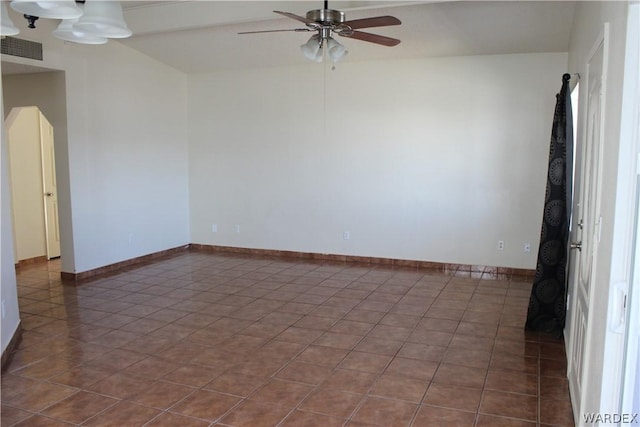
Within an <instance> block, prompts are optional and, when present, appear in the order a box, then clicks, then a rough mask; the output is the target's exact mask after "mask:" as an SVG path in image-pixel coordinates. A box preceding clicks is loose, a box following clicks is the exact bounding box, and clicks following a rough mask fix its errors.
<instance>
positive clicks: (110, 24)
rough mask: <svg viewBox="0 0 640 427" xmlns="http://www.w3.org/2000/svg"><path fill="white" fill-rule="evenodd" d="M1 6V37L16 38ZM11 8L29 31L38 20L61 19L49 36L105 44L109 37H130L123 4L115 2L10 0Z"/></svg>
mask: <svg viewBox="0 0 640 427" xmlns="http://www.w3.org/2000/svg"><path fill="white" fill-rule="evenodd" d="M4 3H5V2H2V27H1V32H0V35H2V36H10V35H16V34H18V33H19V32H20V31H19V30H18V28H16V27H15V26H14V25H13V22H11V19H10V17H9V14H8V11H7V9H6V7H5V4H4ZM81 6H84V7H81ZM11 8H12V9H14V10H15V11H17V12H21V13H23V14H24V17H25V18H26V19H27V21H28V22H29V28H35V25H33V23H34V22H35V20H36V19H38V17H40V18H50V19H62V22H60V24H59V25H58V28H57V29H56V30H54V31H53V33H52V34H53V35H54V36H55V37H57V38H59V39H61V40H64V41H69V42H73V43H81V44H104V43H106V42H107V41H108V40H109V39H110V38H126V37H129V36H131V34H132V33H131V30H130V29H129V28H128V27H127V24H126V22H125V21H124V16H123V13H122V5H121V4H120V2H119V1H115V0H85V1H83V2H82V1H81V2H76V1H75V0H56V1H52V0H45V1H33V0H13V1H12V2H11Z"/></svg>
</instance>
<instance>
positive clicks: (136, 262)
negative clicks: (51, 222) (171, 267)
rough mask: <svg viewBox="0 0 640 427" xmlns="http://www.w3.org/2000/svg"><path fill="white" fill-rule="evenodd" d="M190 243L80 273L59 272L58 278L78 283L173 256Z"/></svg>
mask: <svg viewBox="0 0 640 427" xmlns="http://www.w3.org/2000/svg"><path fill="white" fill-rule="evenodd" d="M189 246H190V245H185V246H179V247H177V248H172V249H166V250H164V251H159V252H154V253H152V254H148V255H143V256H140V257H136V258H131V259H128V260H125V261H120V262H116V263H114V264H109V265H105V266H103V267H99V268H94V269H93V270H87V271H83V272H81V273H67V272H64V271H63V272H61V273H60V278H61V279H62V281H63V282H65V283H74V284H78V283H81V282H84V281H87V280H89V279H93V278H95V277H97V276H103V275H107V274H109V273H114V272H119V271H122V270H124V269H126V268H130V267H134V266H135V267H139V266H140V264H143V263H149V262H153V261H157V260H158V259H161V258H166V257H170V256H173V255H175V254H177V253H180V252H184V251H187V250H188V249H189Z"/></svg>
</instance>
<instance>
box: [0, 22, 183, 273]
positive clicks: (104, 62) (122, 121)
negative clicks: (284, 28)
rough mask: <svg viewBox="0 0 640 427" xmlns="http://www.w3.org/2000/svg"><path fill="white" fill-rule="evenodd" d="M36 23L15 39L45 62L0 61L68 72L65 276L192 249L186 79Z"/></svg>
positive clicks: (114, 46)
mask: <svg viewBox="0 0 640 427" xmlns="http://www.w3.org/2000/svg"><path fill="white" fill-rule="evenodd" d="M41 21H42V22H41V23H40V22H39V25H38V29H36V30H34V31H29V32H26V31H25V32H24V34H20V37H22V38H27V39H30V40H36V41H41V42H43V44H44V61H42V62H40V61H31V62H29V61H28V60H24V59H16V58H13V57H9V56H7V55H3V56H2V59H3V60H8V61H12V62H20V63H34V64H35V65H38V66H41V67H47V68H51V69H56V70H63V71H65V79H66V85H65V86H66V88H65V96H66V120H67V138H66V141H65V142H66V146H63V147H62V151H63V153H62V155H60V153H59V152H58V146H57V145H56V166H57V169H58V172H59V175H60V174H65V173H66V174H67V175H68V179H67V180H64V179H60V176H58V178H59V179H58V185H59V190H58V191H59V194H60V196H61V197H65V196H66V197H68V199H69V211H67V212H63V211H61V212H60V216H61V233H62V237H63V239H65V238H66V239H68V241H70V242H71V243H70V244H69V245H67V246H64V245H63V248H62V251H63V252H62V260H63V263H62V264H63V271H67V272H83V271H87V270H92V269H95V268H99V267H102V266H105V265H109V264H112V263H115V262H119V261H123V260H127V259H131V258H135V257H138V256H142V255H146V254H149V253H154V252H158V251H162V250H165V249H170V248H173V247H177V246H181V245H185V244H187V243H189V231H188V230H189V215H188V207H189V206H188V172H187V167H188V162H187V158H188V156H187V127H186V124H187V120H186V117H187V116H186V115H187V104H186V94H187V90H186V76H185V75H184V74H183V73H181V72H179V71H177V70H174V69H172V68H170V67H168V66H165V65H163V64H160V63H158V62H157V61H155V60H152V59H150V58H148V57H146V56H143V55H141V54H140V53H138V52H137V51H135V50H133V49H130V48H127V47H125V46H123V45H121V44H119V43H118V42H117V41H110V42H109V43H108V44H106V45H103V46H82V45H72V44H65V43H63V42H62V41H60V40H57V39H54V38H52V37H51V36H50V32H51V30H52V29H53V28H54V27H53V24H51V22H49V21H52V20H41ZM52 22H53V23H54V24H55V23H56V22H55V21H52ZM11 83H12V81H11V79H8V80H7V82H5V84H7V85H11ZM14 96H19V95H15V92H14ZM12 99H13V98H12ZM53 124H54V126H57V125H56V124H55V123H53ZM56 137H57V135H56ZM56 144H58V140H56ZM61 158H62V159H61ZM60 169H62V171H61V170H60ZM3 221H4V220H3ZM63 243H64V242H63ZM65 250H66V252H65ZM69 250H71V252H72V253H68V252H69Z"/></svg>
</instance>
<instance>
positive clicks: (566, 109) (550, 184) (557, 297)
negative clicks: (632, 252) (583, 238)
mask: <svg viewBox="0 0 640 427" xmlns="http://www.w3.org/2000/svg"><path fill="white" fill-rule="evenodd" d="M570 79H571V76H570V75H569V74H565V75H563V76H562V88H561V89H560V93H558V94H557V95H556V110H555V114H554V117H553V128H552V129H551V144H550V148H549V169H548V173H547V190H546V194H545V204H544V212H543V219H542V230H541V232H540V247H539V248H538V263H537V265H536V276H535V279H534V281H533V288H532V290H531V297H530V298H529V311H528V313H527V323H526V325H525V328H526V329H527V330H531V331H539V332H546V333H551V334H555V335H558V336H560V335H562V330H563V328H564V322H565V315H566V290H567V273H566V271H567V264H568V258H569V257H568V255H569V254H568V252H567V246H568V239H569V222H570V220H571V199H572V195H571V186H572V173H573V170H572V169H573V119H572V116H571V94H570V91H569V80H570Z"/></svg>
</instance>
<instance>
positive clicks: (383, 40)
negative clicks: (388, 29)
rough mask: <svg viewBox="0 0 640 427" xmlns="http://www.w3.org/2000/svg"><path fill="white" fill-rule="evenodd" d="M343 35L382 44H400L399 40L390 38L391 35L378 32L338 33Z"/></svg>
mask: <svg viewBox="0 0 640 427" xmlns="http://www.w3.org/2000/svg"><path fill="white" fill-rule="evenodd" d="M340 35H341V36H343V37H349V38H350V39H358V40H362V41H365V42H370V43H377V44H381V45H383V46H396V45H398V44H400V40H398V39H392V38H391V37H386V36H380V35H378V34H371V33H365V32H364V31H354V32H353V33H352V34H349V35H347V34H340Z"/></svg>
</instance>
